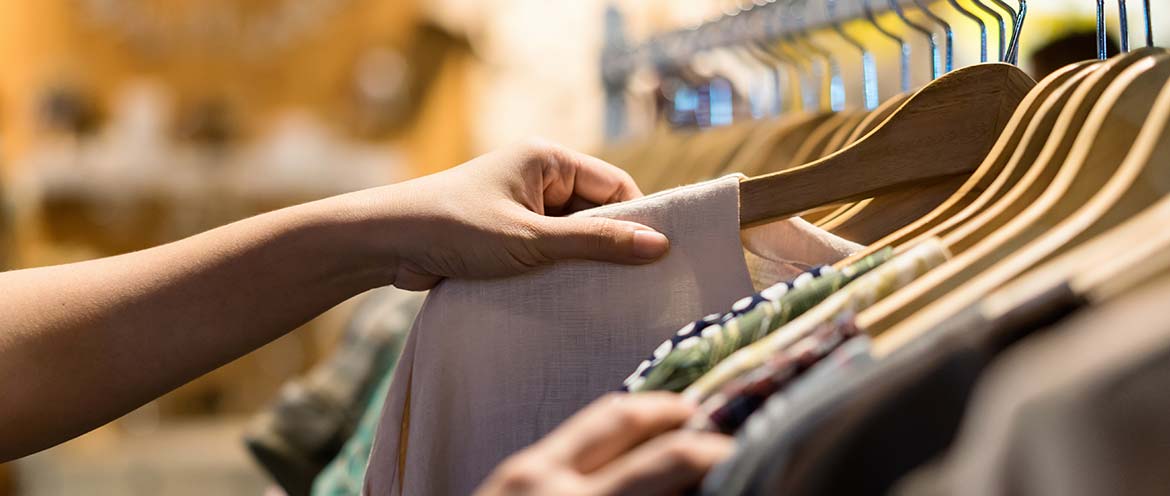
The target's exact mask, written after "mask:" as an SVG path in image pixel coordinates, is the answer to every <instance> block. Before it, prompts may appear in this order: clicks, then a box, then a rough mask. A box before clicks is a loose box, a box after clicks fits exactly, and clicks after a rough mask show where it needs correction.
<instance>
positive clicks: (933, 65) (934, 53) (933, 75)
mask: <svg viewBox="0 0 1170 496" xmlns="http://www.w3.org/2000/svg"><path fill="white" fill-rule="evenodd" d="M889 3H890V7H892V8H893V9H894V13H895V14H897V15H898V19H901V20H902V23H904V24H906V25H907V26H909V27H910V29H913V30H914V31H918V32H919V33H922V35H923V36H925V37H926V40H927V43H929V44H930V79H931V80H932V81H933V80H935V79H938V77H939V76H940V75H941V74H940V73H941V72H942V71H941V68H940V65H941V63H940V61H939V52H938V42H937V41H935V39H934V32H932V31H931V30H929V29H927V28H926V27H925V26H923V25H921V24H917V23H915V22H914V21H911V20H910V18H909V17H907V16H906V11H905V10H903V9H902V3H901V2H900V1H899V0H889Z"/></svg>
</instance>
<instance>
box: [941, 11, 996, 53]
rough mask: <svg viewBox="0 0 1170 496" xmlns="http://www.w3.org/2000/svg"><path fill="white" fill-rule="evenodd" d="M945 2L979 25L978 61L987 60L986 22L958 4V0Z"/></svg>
mask: <svg viewBox="0 0 1170 496" xmlns="http://www.w3.org/2000/svg"><path fill="white" fill-rule="evenodd" d="M947 3H949V4H950V5H951V8H953V9H955V10H956V11H958V12H959V13H960V14H962V15H963V17H966V18H968V19H971V20H972V21H974V22H975V24H977V25H978V26H979V62H987V23H985V22H983V18H982V17H979V15H977V14H975V13H974V12H971V11H970V10H967V9H966V8H964V7H963V6H962V5H960V4H959V0H947Z"/></svg>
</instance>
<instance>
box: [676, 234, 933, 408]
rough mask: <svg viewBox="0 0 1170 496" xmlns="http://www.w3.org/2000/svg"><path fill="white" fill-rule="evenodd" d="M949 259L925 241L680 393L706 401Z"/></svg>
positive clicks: (864, 276)
mask: <svg viewBox="0 0 1170 496" xmlns="http://www.w3.org/2000/svg"><path fill="white" fill-rule="evenodd" d="M888 250H889V248H888V247H887V248H886V249H884V250H883V251H880V252H878V253H875V254H874V255H871V256H872V257H881V256H885V257H888V256H889V252H888ZM883 253H885V255H882V254H883ZM947 258H948V254H947V251H946V249H945V248H944V247H943V245H942V243H941V242H940V241H939V240H938V239H929V240H926V241H923V242H922V243H920V244H919V245H917V246H915V247H914V248H912V249H910V250H909V251H907V252H906V253H903V254H902V255H899V256H897V257H895V258H894V259H893V260H890V261H889V262H886V263H884V264H882V265H880V266H878V267H877V268H876V269H874V270H872V271H871V272H869V273H868V274H865V275H862V276H860V277H858V278H857V280H856V281H854V282H853V283H852V284H850V285H848V286H846V287H845V288H844V289H842V290H841V291H838V292H836V293H833V294H832V295H831V296H829V297H828V298H827V299H825V300H824V301H823V302H821V304H820V305H817V306H816V307H815V308H813V309H812V311H809V312H808V313H805V314H804V315H801V316H800V317H797V318H796V319H794V320H792V321H791V322H789V323H788V324H786V325H784V326H783V327H781V328H780V329H778V330H776V331H775V332H773V333H772V334H769V335H768V336H767V337H764V338H763V339H760V340H759V341H756V342H755V343H753V344H751V345H749V346H747V347H745V348H743V349H741V350H739V351H737V352H735V353H734V354H732V355H731V356H729V357H727V359H725V360H723V361H722V362H719V364H718V365H716V366H715V367H714V368H712V369H711V370H710V372H707V373H706V374H704V375H703V376H702V377H699V378H698V380H696V381H695V382H694V384H691V385H690V386H688V387H687V388H686V390H684V391H683V394H684V395H685V396H687V397H689V398H691V399H693V400H695V401H700V402H702V401H705V400H706V399H707V398H709V397H710V396H711V395H713V394H715V392H716V391H718V390H719V389H720V388H722V387H723V386H724V385H726V384H727V383H728V382H730V381H732V380H734V379H735V378H736V377H739V376H741V375H743V374H745V373H747V372H749V371H751V370H752V369H755V368H756V367H759V366H760V365H762V364H763V363H765V362H767V361H768V360H769V359H770V358H771V357H773V356H775V355H776V354H777V353H779V352H781V351H782V350H784V349H785V348H787V347H789V346H791V345H792V344H793V343H795V342H796V341H798V340H800V339H802V338H804V337H805V336H808V335H809V333H811V332H812V331H813V330H814V329H816V328H817V326H819V325H821V324H823V323H824V322H829V321H832V320H834V319H837V318H841V317H842V316H843V315H846V314H850V313H857V312H860V311H861V310H863V309H865V308H868V307H869V306H870V305H872V304H874V303H875V302H877V301H878V300H880V299H882V298H885V297H886V296H888V295H890V294H891V293H893V292H894V291H896V290H898V289H900V288H902V287H904V286H906V285H907V284H909V283H910V282H911V281H913V280H914V279H917V278H918V277H919V276H921V275H922V274H925V273H926V272H928V271H929V270H930V269H932V268H934V267H937V266H939V265H941V264H942V263H943V262H944V261H946V260H947ZM864 261H865V260H862V261H861V262H858V263H859V264H860V263H862V262H864ZM851 267H852V266H851Z"/></svg>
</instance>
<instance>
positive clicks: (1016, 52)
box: [1007, 0, 1028, 65]
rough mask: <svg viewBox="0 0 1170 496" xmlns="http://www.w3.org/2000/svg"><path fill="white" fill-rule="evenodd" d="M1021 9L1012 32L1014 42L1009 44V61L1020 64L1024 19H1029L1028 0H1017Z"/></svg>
mask: <svg viewBox="0 0 1170 496" xmlns="http://www.w3.org/2000/svg"><path fill="white" fill-rule="evenodd" d="M1016 3H1018V4H1019V6H1020V10H1019V12H1017V16H1016V21H1015V31H1013V32H1012V42H1011V44H1009V45H1008V56H1007V62H1008V63H1010V64H1014V65H1019V64H1020V39H1021V37H1022V36H1023V35H1024V21H1025V20H1027V19H1028V0H1016Z"/></svg>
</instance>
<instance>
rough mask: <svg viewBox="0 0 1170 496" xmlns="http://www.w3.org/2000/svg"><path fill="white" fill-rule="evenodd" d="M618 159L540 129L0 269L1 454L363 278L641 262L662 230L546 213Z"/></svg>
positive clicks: (244, 348) (250, 342) (623, 190)
mask: <svg viewBox="0 0 1170 496" xmlns="http://www.w3.org/2000/svg"><path fill="white" fill-rule="evenodd" d="M639 196H641V192H640V191H638V187H637V185H635V184H634V182H633V180H632V179H630V177H629V175H628V174H625V173H623V172H621V171H620V170H618V169H617V168H615V167H614V166H612V165H609V164H606V163H604V162H601V161H599V160H597V159H595V158H592V157H588V156H586V155H582V154H579V153H576V152H573V151H571V150H566V149H563V148H560V147H557V146H555V145H550V144H547V143H541V142H534V143H532V144H528V145H523V146H517V147H512V148H510V149H506V150H501V151H498V152H494V153H490V154H487V155H484V156H482V157H479V158H477V159H475V160H472V161H471V162H468V163H466V164H463V165H461V166H458V167H455V168H453V169H449V170H447V171H444V172H441V173H438V174H433V175H431V176H426V177H423V178H419V179H416V180H413V181H409V182H406V183H400V184H396V185H392V186H384V187H381V188H374V189H369V190H365V191H359V192H356V193H351V194H348V195H343V196H339V197H334V198H330V199H327V200H322V201H319V202H314V203H310V204H306V205H301V206H297V207H292V208H288V209H285V210H281V211H277V212H273V213H270V214H266V215H262V216H259V217H253V218H251V219H248V220H244V221H241V222H237V223H235V224H232V225H229V226H225V227H222V228H219V229H216V230H214V231H210V232H207V233H204V234H200V235H198V236H194V237H191V238H188V239H185V240H183V241H179V242H176V243H171V244H169V245H165V246H160V247H158V248H153V249H150V250H145V251H141V252H137V253H131V254H128V255H122V256H118V257H112V258H108V259H102V260H94V261H90V262H83V263H77V264H71V265H64V266H59V267H45V268H39V269H30V270H23V271H15V272H9V273H3V274H0V461H4V460H7V459H11V458H15V457H18V456H23V455H25V454H28V453H31V452H34V451H36V450H40V449H43V448H46V447H48V446H51V445H53V444H55V443H58V442H61V441H64V440H66V439H69V438H71V437H73V436H76V435H78V434H81V433H83V432H85V431H87V430H89V429H92V428H94V427H97V426H99V425H101V424H103V423H105V422H107V421H109V420H112V419H114V418H116V417H118V416H119V415H122V414H124V413H126V412H128V411H130V410H132V409H133V408H136V407H138V406H139V405H141V404H143V403H145V402H147V401H150V400H151V399H153V398H155V397H157V396H158V395H161V394H163V393H165V392H167V391H169V390H171V389H173V388H175V387H177V386H179V385H181V384H183V383H184V382H187V381H189V380H191V379H193V378H195V377H198V376H199V375H201V374H204V373H206V372H208V371H210V370H212V369H214V368H216V367H218V366H220V365H222V364H224V363H226V362H228V361H231V360H233V359H235V358H237V357H239V356H241V355H244V354H245V353H248V352H249V351H252V350H253V349H256V348H258V347H260V346H261V345H263V344H264V343H267V342H269V341H271V340H273V339H275V338H276V337H278V336H280V335H282V334H284V333H286V332H288V331H290V330H292V329H293V328H295V327H296V326H298V325H300V324H302V323H304V322H305V321H307V320H309V319H311V318H313V317H314V316H316V315H318V314H320V313H321V312H323V311H325V310H327V309H329V308H330V307H332V306H334V305H336V304H337V303H340V302H341V301H344V300H345V299H347V298H349V297H351V296H354V295H356V294H358V293H361V292H362V291H365V290H367V289H370V288H373V287H377V286H383V285H388V284H394V285H396V286H398V287H401V288H405V289H428V288H431V287H433V286H434V285H435V284H438V282H439V281H441V280H442V279H444V278H447V277H464V278H483V277H498V276H507V275H512V274H519V273H522V272H524V271H526V270H530V269H531V268H533V267H536V266H540V265H544V264H548V263H552V262H554V261H556V260H561V259H580V258H584V259H591V260H601V261H607V262H617V263H625V264H645V263H651V262H653V261H654V260H655V259H657V258H658V257H660V256H662V254H664V253H665V252H666V250H667V249H668V246H669V242H668V241H667V239H666V237H665V236H662V235H661V234H659V233H657V232H654V231H653V229H651V228H649V227H647V226H643V225H640V224H635V223H632V222H625V221H619V220H612V219H601V218H554V217H547V216H545V215H543V214H544V213H545V211H546V209H549V210H552V211H558V212H568V211H572V210H573V209H575V208H577V207H575V206H576V205H591V204H601V203H608V202H612V201H623V200H630V199H633V198H637V197H639Z"/></svg>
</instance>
